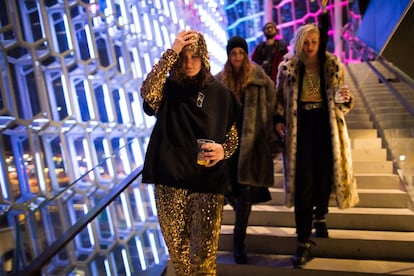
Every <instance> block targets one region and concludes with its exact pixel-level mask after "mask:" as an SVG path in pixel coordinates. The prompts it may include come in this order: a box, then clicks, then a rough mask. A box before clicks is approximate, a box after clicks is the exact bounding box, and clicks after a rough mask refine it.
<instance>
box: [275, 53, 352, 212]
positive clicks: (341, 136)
mask: <svg viewBox="0 0 414 276" xmlns="http://www.w3.org/2000/svg"><path fill="white" fill-rule="evenodd" d="M299 71H300V70H299V63H298V62H297V60H295V57H289V58H286V59H285V60H284V61H282V62H281V63H280V65H279V74H278V78H277V84H276V90H277V92H276V93H277V109H276V116H275V117H276V118H282V120H283V121H284V122H285V132H286V133H287V135H286V141H285V151H284V153H283V164H284V166H283V167H284V168H283V169H284V175H285V179H284V188H285V204H286V206H288V207H292V206H293V203H294V198H295V185H294V183H295V171H296V169H295V164H296V148H297V140H296V135H297V129H298V122H297V114H298V110H297V109H298V93H299V90H298V80H299ZM324 73H325V76H326V80H327V81H326V85H325V86H326V87H325V89H324V91H323V92H322V93H326V94H327V95H326V100H327V102H328V103H327V106H328V109H329V119H330V126H331V139H332V145H333V147H332V149H333V160H332V161H333V170H334V173H333V178H334V179H333V189H332V196H333V197H335V199H336V202H337V206H338V208H340V209H343V208H349V207H353V206H355V205H356V204H358V202H359V196H358V192H357V185H356V179H355V176H354V173H353V167H352V156H351V142H350V139H349V135H348V129H347V126H346V122H345V114H346V113H348V112H349V111H350V110H351V108H352V107H353V105H354V98H351V101H350V102H349V103H346V104H336V103H335V102H334V90H335V89H334V88H335V87H338V86H341V85H342V84H343V83H344V72H343V67H342V64H341V63H340V62H339V61H338V59H337V58H336V57H335V56H334V55H332V54H330V53H327V59H326V62H325V66H324ZM299 173H300V172H299Z"/></svg>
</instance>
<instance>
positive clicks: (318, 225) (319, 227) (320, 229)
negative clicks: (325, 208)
mask: <svg viewBox="0 0 414 276" xmlns="http://www.w3.org/2000/svg"><path fill="white" fill-rule="evenodd" d="M313 226H314V227H315V235H316V237H317V238H328V237H329V233H328V228H327V227H326V220H315V222H314V223H313Z"/></svg>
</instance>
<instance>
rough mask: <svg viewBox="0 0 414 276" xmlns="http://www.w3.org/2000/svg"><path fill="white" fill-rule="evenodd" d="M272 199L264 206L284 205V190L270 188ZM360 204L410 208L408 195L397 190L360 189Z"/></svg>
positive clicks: (331, 203)
mask: <svg viewBox="0 0 414 276" xmlns="http://www.w3.org/2000/svg"><path fill="white" fill-rule="evenodd" d="M269 190H270V194H271V196H272V199H271V200H270V201H267V202H265V203H263V204H262V205H264V204H266V205H283V204H284V189H283V188H270V189H269ZM358 193H359V197H360V202H359V204H358V207H364V208H408V206H409V202H410V201H409V198H408V196H407V193H406V192H404V191H400V190H397V189H381V190H378V189H375V190H374V189H359V190H358ZM329 205H330V206H331V207H335V206H336V202H335V201H331V202H330V204H329Z"/></svg>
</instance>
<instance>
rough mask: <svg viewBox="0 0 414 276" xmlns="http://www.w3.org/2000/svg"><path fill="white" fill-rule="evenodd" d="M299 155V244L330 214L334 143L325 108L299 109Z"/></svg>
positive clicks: (296, 212) (297, 184)
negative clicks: (317, 223)
mask: <svg viewBox="0 0 414 276" xmlns="http://www.w3.org/2000/svg"><path fill="white" fill-rule="evenodd" d="M298 116H299V117H298V136H297V153H296V182H295V185H296V186H295V188H296V190H295V221H296V233H297V239H298V242H307V241H309V238H310V235H311V232H312V222H313V219H316V220H321V219H324V218H325V215H326V214H327V213H328V206H329V197H330V194H331V191H332V171H333V166H332V162H333V157H332V142H331V138H330V137H331V134H330V131H331V127H330V124H329V116H328V113H327V111H326V110H325V109H324V108H316V109H311V110H304V109H300V110H299V114H298Z"/></svg>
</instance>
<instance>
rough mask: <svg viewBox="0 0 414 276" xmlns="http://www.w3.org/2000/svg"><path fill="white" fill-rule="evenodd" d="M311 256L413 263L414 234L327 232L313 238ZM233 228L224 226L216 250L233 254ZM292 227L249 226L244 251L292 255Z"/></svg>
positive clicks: (294, 247)
mask: <svg viewBox="0 0 414 276" xmlns="http://www.w3.org/2000/svg"><path fill="white" fill-rule="evenodd" d="M311 239H312V241H314V242H315V244H316V245H314V246H312V248H311V253H312V256H313V257H321V258H338V259H359V260H364V259H365V260H383V261H404V262H414V254H412V252H414V233H413V232H389V231H370V230H348V229H346V230H344V229H338V230H336V229H329V238H316V237H312V238H311ZM232 246H233V226H232V225H223V226H222V227H221V231H220V240H219V250H220V251H229V252H231V251H232ZM295 249H296V233H295V228H294V227H269V226H266V227H264V226H249V227H248V228H247V236H246V250H247V252H249V253H253V254H255V253H257V254H275V255H293V254H294V252H295Z"/></svg>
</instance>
